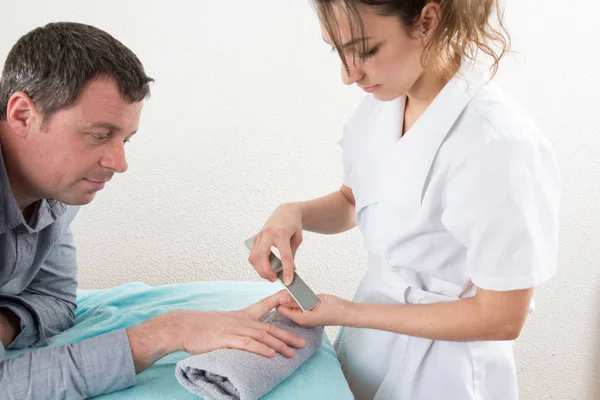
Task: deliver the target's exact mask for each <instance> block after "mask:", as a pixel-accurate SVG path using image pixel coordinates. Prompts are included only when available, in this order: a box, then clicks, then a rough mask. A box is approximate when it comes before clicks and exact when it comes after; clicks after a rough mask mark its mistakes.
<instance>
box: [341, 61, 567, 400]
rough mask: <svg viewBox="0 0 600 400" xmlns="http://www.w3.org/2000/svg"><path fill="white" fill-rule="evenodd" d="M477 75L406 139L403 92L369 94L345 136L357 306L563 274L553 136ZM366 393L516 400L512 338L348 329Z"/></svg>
mask: <svg viewBox="0 0 600 400" xmlns="http://www.w3.org/2000/svg"><path fill="white" fill-rule="evenodd" d="M485 78H486V76H485V75H484V73H483V71H482V70H479V69H477V68H475V67H472V66H470V65H463V66H462V68H461V71H460V72H459V74H457V76H455V77H454V78H453V79H452V80H451V81H450V82H449V83H448V84H447V85H446V86H445V88H444V89H443V90H442V91H441V92H440V93H439V95H438V96H437V97H436V98H435V100H434V101H433V102H432V103H431V105H430V106H429V108H427V110H426V111H425V113H424V114H423V115H422V116H421V117H420V118H419V119H418V120H417V121H416V123H415V124H414V125H413V126H412V127H411V128H410V130H409V131H408V132H407V133H406V135H405V136H404V137H402V138H401V139H400V136H401V131H402V123H403V109H404V103H405V97H401V98H399V99H396V100H393V101H390V102H381V101H378V100H377V99H375V98H374V97H373V96H371V95H368V96H366V98H365V99H364V100H363V102H362V103H361V105H360V106H359V108H358V109H357V111H356V113H355V114H354V116H353V117H352V118H351V119H350V120H349V122H348V123H347V125H346V127H345V130H344V135H343V138H342V140H341V141H340V144H341V146H342V153H343V162H344V183H345V184H346V185H347V186H349V187H350V188H352V190H353V193H354V197H355V199H356V221H357V225H358V228H359V229H360V230H361V231H362V233H363V235H364V240H365V246H366V249H367V252H368V268H367V272H366V274H365V277H364V278H363V281H362V282H361V284H360V286H359V288H358V291H357V293H356V296H355V301H357V302H361V303H378V304H398V303H406V304H423V303H436V302H440V301H453V300H456V299H461V298H466V297H471V296H473V295H475V293H476V290H477V289H476V286H477V287H481V288H483V289H488V290H498V291H506V290H516V289H524V288H531V287H534V286H537V285H539V284H541V283H542V282H544V281H546V280H548V279H549V278H551V277H552V276H553V275H554V274H555V271H556V257H557V242H558V203H559V197H560V195H559V193H560V182H559V177H558V172H557V166H556V160H555V157H554V155H553V152H552V149H551V146H550V144H549V143H548V142H547V141H546V139H545V138H544V137H543V136H542V135H541V134H540V132H539V129H538V128H537V127H536V125H535V123H534V122H533V121H532V120H531V119H530V118H529V117H528V116H527V115H526V114H525V113H524V112H523V111H522V110H521V109H520V108H519V107H518V106H516V105H515V103H514V102H513V101H512V100H511V99H510V98H509V97H507V96H506V95H505V94H504V93H503V92H502V91H501V90H500V89H499V88H498V87H497V86H496V85H494V84H493V83H486V79H485ZM336 348H337V351H338V357H339V360H340V362H341V364H342V367H343V370H344V373H345V375H346V378H347V379H348V382H349V383H350V387H351V388H352V391H353V392H354V394H355V396H356V398H357V399H373V398H375V399H377V400H379V399H403V400H437V399H444V400H466V399H477V400H513V399H517V398H518V390H517V377H516V371H515V362H514V357H513V343H512V342H511V341H488V342H446V341H434V340H429V339H423V338H417V337H410V336H406V335H399V334H394V333H390V332H384V331H376V330H371V329H357V328H344V329H342V330H341V331H340V334H339V336H338V340H337V341H336Z"/></svg>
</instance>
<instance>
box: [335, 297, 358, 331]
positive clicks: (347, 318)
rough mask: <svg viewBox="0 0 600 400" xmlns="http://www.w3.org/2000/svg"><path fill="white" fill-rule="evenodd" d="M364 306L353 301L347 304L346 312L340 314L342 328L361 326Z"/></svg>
mask: <svg viewBox="0 0 600 400" xmlns="http://www.w3.org/2000/svg"><path fill="white" fill-rule="evenodd" d="M362 306H363V304H361V303H355V302H353V301H348V302H346V305H345V307H344V311H343V312H341V313H340V318H341V321H340V324H339V325H340V326H349V327H354V328H358V327H360V324H361V318H360V316H361V313H362V311H363V307H362Z"/></svg>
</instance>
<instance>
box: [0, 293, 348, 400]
mask: <svg viewBox="0 0 600 400" xmlns="http://www.w3.org/2000/svg"><path fill="white" fill-rule="evenodd" d="M279 288H280V287H279V286H278V285H275V284H270V283H254V282H197V283H187V284H178V285H167V286H159V287H152V286H148V285H146V284H142V283H129V284H126V285H123V286H119V287H116V288H113V289H106V290H80V291H79V292H78V297H77V311H76V312H75V317H76V325H75V326H74V327H73V328H71V329H69V330H67V331H65V332H63V333H62V334H60V335H58V336H55V337H54V338H53V341H52V344H51V346H60V345H63V344H65V343H73V342H78V341H81V340H83V339H87V338H90V337H93V336H96V335H99V334H102V333H105V332H109V331H112V330H115V329H120V328H126V327H129V326H133V325H137V324H139V323H141V322H143V321H146V320H147V319H149V318H152V317H154V316H156V315H159V314H162V313H164V312H167V311H171V310H178V309H179V310H181V309H186V310H206V311H207V310H221V311H226V310H238V309H241V308H244V307H246V306H248V305H250V304H252V303H254V302H256V301H258V300H260V299H262V298H264V297H266V296H268V295H270V294H273V293H275V292H276V291H277V290H279ZM26 351H32V349H27V350H20V351H9V352H7V354H6V356H7V357H14V356H16V355H18V354H20V353H23V352H26ZM188 356H189V355H188V354H187V353H183V352H179V353H174V354H171V355H169V356H167V357H164V358H162V359H161V360H159V361H158V362H157V363H155V364H154V365H153V366H152V367H151V368H149V369H147V370H145V371H143V372H142V373H141V374H139V375H138V377H137V385H136V386H134V387H132V388H130V389H126V390H123V391H120V392H115V393H111V394H108V395H104V396H100V397H96V399H103V400H104V399H111V400H112V399H198V397H197V396H195V395H192V394H191V393H189V392H187V391H186V390H185V389H184V388H183V387H182V386H180V385H179V383H178V382H177V381H176V379H175V364H176V363H177V361H179V360H181V359H183V358H186V357H188ZM352 398H353V396H352V393H351V392H350V390H349V388H348V384H347V383H346V381H345V379H344V376H343V374H342V370H341V368H340V364H339V362H338V360H337V358H336V356H335V351H334V350H333V347H332V346H331V343H330V342H329V340H328V339H327V337H326V336H325V335H324V336H323V345H322V346H321V348H320V349H319V351H318V352H317V353H316V354H315V355H314V356H313V357H312V358H310V359H309V360H308V361H307V362H306V363H304V364H303V365H302V366H301V367H300V368H298V370H296V372H294V374H292V375H291V376H290V377H288V378H287V379H286V380H284V381H283V382H282V383H281V384H280V385H279V386H277V387H276V388H275V389H274V390H273V391H271V392H270V393H269V394H268V395H266V396H265V397H263V399H278V400H279V399H281V400H285V399H335V400H343V399H352Z"/></svg>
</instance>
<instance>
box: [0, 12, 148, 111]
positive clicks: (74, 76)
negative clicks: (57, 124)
mask: <svg viewBox="0 0 600 400" xmlns="http://www.w3.org/2000/svg"><path fill="white" fill-rule="evenodd" d="M96 78H110V79H114V81H115V82H116V83H117V86H118V87H119V90H120V92H121V96H122V97H123V99H125V100H126V101H128V102H130V103H134V102H139V101H142V100H144V99H146V98H148V97H149V96H150V86H149V82H152V81H153V79H152V78H150V77H148V76H147V75H146V73H145V72H144V67H143V65H142V63H141V62H140V60H139V59H138V58H137V56H136V55H135V54H134V53H133V52H132V51H131V50H129V49H128V48H127V47H126V46H124V45H123V44H122V43H121V42H119V41H118V40H116V39H115V38H113V37H112V36H111V35H109V34H108V33H106V32H104V31H102V30H100V29H98V28H95V27H93V26H90V25H84V24H79V23H72V22H58V23H51V24H48V25H46V26H43V27H39V28H36V29H34V30H33V31H31V32H29V33H27V34H26V35H24V36H23V37H21V38H20V39H19V41H17V43H16V44H15V45H14V46H13V48H12V49H11V51H10V53H9V54H8V57H7V58H6V62H5V63H4V70H3V71H2V77H1V78H0V121H1V120H6V118H7V114H6V113H7V106H8V101H9V99H10V97H11V96H12V95H13V94H14V93H15V92H23V93H25V94H27V95H28V96H29V97H31V99H32V100H33V101H34V103H35V104H36V106H37V107H38V110H39V112H40V113H41V114H42V115H43V117H44V120H46V119H47V118H49V117H50V116H52V114H54V113H55V112H57V111H59V110H62V109H66V108H69V107H71V106H73V104H75V102H76V101H77V98H78V97H79V94H80V92H81V89H82V88H83V87H84V86H85V85H86V84H87V83H88V82H89V81H91V80H93V79H96Z"/></svg>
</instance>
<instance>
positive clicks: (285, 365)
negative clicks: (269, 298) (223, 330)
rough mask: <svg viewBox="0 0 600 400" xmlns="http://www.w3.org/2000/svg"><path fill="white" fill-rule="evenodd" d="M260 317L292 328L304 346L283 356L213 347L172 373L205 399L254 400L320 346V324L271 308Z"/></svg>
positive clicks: (276, 324) (267, 321)
mask: <svg viewBox="0 0 600 400" xmlns="http://www.w3.org/2000/svg"><path fill="white" fill-rule="evenodd" d="M262 321H263V322H265V323H267V324H271V325H275V326H277V327H279V328H281V329H285V330H287V331H289V332H292V333H294V334H296V335H298V336H300V337H302V338H303V339H305V340H306V346H305V347H304V348H303V349H296V355H295V356H294V357H292V358H286V357H284V356H282V355H281V354H279V353H277V354H275V356H274V357H273V358H267V357H263V356H259V355H258V354H254V353H249V352H246V351H242V350H233V349H225V350H215V351H212V352H210V353H205V354H200V355H197V356H193V357H189V358H186V359H185V360H181V361H179V362H178V363H177V367H176V368H175V375H176V376H177V380H178V381H179V383H180V384H181V385H182V386H183V387H185V388H186V389H187V390H189V391H190V392H192V393H194V394H197V395H199V396H202V397H204V398H206V399H207V400H222V399H227V400H229V399H240V400H254V399H258V398H259V397H261V396H263V395H265V394H267V393H268V392H269V391H271V390H272V389H273V388H274V387H275V386H277V385H278V384H279V383H281V382H282V381H283V380H284V379H285V378H287V377H288V376H289V375H291V374H292V373H293V372H294V371H295V370H296V368H298V367H299V366H300V365H302V363H304V361H306V360H308V359H309V358H310V357H311V356H312V355H313V354H315V353H316V351H317V350H318V349H319V347H320V346H321V341H322V339H323V327H314V328H302V327H301V326H298V325H297V324H296V323H294V322H293V321H292V320H290V319H288V318H286V317H284V316H283V315H281V314H279V313H278V312H277V311H271V312H270V313H269V314H267V315H265V316H264V317H263V318H262Z"/></svg>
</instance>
